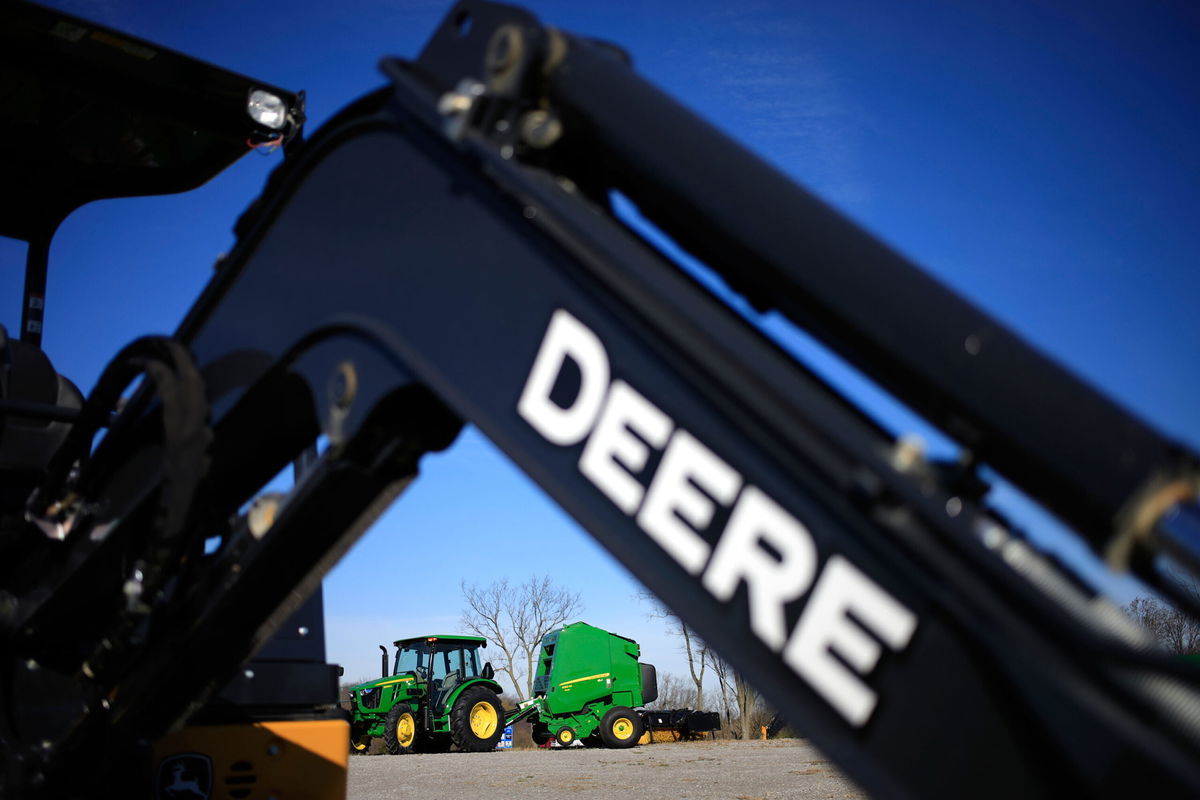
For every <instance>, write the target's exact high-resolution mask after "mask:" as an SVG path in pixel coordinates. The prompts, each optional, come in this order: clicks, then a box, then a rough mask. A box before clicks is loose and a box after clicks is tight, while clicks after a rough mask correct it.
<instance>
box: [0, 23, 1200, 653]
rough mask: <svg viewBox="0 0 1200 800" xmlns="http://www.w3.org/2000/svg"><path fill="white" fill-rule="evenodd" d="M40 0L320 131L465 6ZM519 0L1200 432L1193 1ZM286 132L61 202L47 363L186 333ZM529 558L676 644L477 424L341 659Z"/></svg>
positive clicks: (340, 622) (438, 471)
mask: <svg viewBox="0 0 1200 800" xmlns="http://www.w3.org/2000/svg"><path fill="white" fill-rule="evenodd" d="M50 5H54V6H57V7H60V8H63V9H65V10H68V11H71V12H72V13H76V14H79V15H81V16H84V17H88V18H91V19H94V20H96V21H98V22H101V23H104V24H107V25H111V26H113V27H117V28H120V29H124V30H127V31H129V32H130V33H133V34H135V35H138V36H141V37H144V38H147V39H150V40H152V41H155V42H158V43H160V44H163V45H166V46H168V47H171V48H174V49H177V50H181V51H183V52H186V53H189V54H191V55H194V56H197V57H200V58H202V59H205V60H207V61H212V62H215V63H220V64H222V65H223V66H226V67H228V68H231V69H234V70H237V71H240V72H243V73H246V74H248V75H251V76H254V77H257V78H261V79H263V80H266V81H270V82H273V83H276V84H279V85H281V86H286V87H289V88H293V89H306V90H307V91H308V96H309V115H310V127H311V128H312V129H315V127H316V126H317V125H319V124H320V123H321V122H323V121H324V120H325V119H327V118H328V117H329V116H331V115H332V114H333V113H334V112H335V111H336V110H337V109H339V108H340V107H342V106H343V105H345V104H346V103H348V102H349V101H351V100H352V99H354V98H355V97H357V96H358V95H361V94H363V93H365V92H366V91H368V90H369V89H372V88H374V87H375V86H377V85H379V84H380V83H381V82H382V79H381V77H380V76H379V74H378V72H377V71H376V67H375V65H376V63H377V61H378V59H379V57H381V56H383V55H389V54H392V55H400V56H410V57H411V56H415V54H416V53H417V52H418V50H419V49H420V47H421V45H422V44H423V43H424V41H425V39H426V37H427V36H428V35H429V33H430V32H431V31H432V30H433V28H434V26H435V25H436V24H437V22H438V21H439V19H440V18H441V16H442V15H443V14H444V13H445V11H446V9H447V8H448V7H449V3H443V2H430V1H429V0H420V1H419V2H378V1H372V0H346V1H344V2H338V3H316V2H309V0H300V1H299V2H295V3H291V4H288V5H287V6H286V7H268V6H253V5H247V4H245V3H233V2H223V1H221V2H208V3H205V4H203V5H202V6H199V5H194V4H193V5H189V4H165V3H151V2H134V1H133V0H96V1H95V2H88V1H87V0H71V1H70V2H58V3H50ZM528 7H529V8H531V9H532V10H533V11H534V12H535V13H537V14H538V15H539V16H540V17H541V19H542V20H543V21H544V22H547V23H550V24H554V25H556V26H558V27H561V28H564V29H567V30H570V31H574V32H578V33H584V34H589V35H593V36H597V37H600V38H605V39H609V40H612V41H615V42H617V43H619V44H621V45H622V46H624V47H625V48H626V49H628V50H629V51H630V52H631V53H632V55H633V58H634V63H635V65H636V67H637V69H638V70H639V71H640V72H641V73H642V74H643V75H644V76H646V77H648V78H649V79H650V80H652V81H653V82H655V83H657V84H659V85H660V86H662V87H663V88H665V89H666V90H667V91H668V92H670V93H671V94H674V95H675V96H677V97H678V98H680V99H681V100H682V101H683V102H685V103H686V104H688V105H690V106H691V107H693V108H694V109H695V110H697V111H699V112H700V113H701V114H702V115H703V116H705V117H707V118H708V119H709V120H711V121H713V122H714V123H716V124H717V125H718V126H720V127H721V128H723V129H724V130H726V131H727V132H729V133H730V134H732V135H733V136H734V137H735V138H737V139H739V140H741V141H742V142H743V143H745V144H746V145H748V146H749V147H750V148H751V149H753V150H755V151H757V152H758V153H760V154H761V155H763V156H764V157H765V158H767V159H768V160H769V161H771V162H772V163H774V164H775V165H776V166H778V167H779V168H780V169H782V170H783V171H785V172H786V173H788V174H789V175H791V176H792V177H793V178H795V179H796V180H797V181H799V182H801V183H803V184H805V185H807V186H808V187H810V188H811V189H813V190H815V191H816V192H817V193H818V194H820V195H822V196H823V197H825V198H826V199H827V200H829V201H830V202H832V203H833V204H835V205H836V206H838V207H839V208H841V209H842V210H843V211H844V212H846V213H847V214H849V215H850V216H851V217H853V218H855V219H856V220H858V221H859V222H860V223H862V224H863V225H864V226H865V227H867V228H868V229H869V230H871V231H873V232H874V233H876V234H877V235H879V236H880V237H882V238H883V239H885V240H886V241H888V242H890V243H891V244H892V245H894V246H895V247H897V248H898V249H900V250H901V251H903V252H905V253H907V254H908V255H909V256H911V257H912V258H913V259H914V260H916V261H917V262H918V263H920V264H922V265H924V266H925V267H926V268H928V269H929V270H930V271H932V272H933V273H934V274H935V275H937V276H938V277H939V278H941V279H942V280H944V281H945V282H947V283H948V284H950V285H951V286H952V287H954V288H955V289H957V290H958V291H960V292H962V293H964V294H966V295H967V296H968V297H970V298H971V299H972V300H974V301H975V302H977V303H978V304H980V305H982V306H983V307H985V308H986V309H988V310H989V311H991V312H992V313H993V314H995V315H997V316H998V317H1000V318H1001V319H1002V320H1004V321H1005V322H1007V323H1008V324H1009V325H1010V326H1012V327H1013V328H1014V329H1016V330H1017V331H1018V332H1019V333H1021V334H1023V335H1024V336H1026V337H1027V338H1028V339H1030V340H1031V341H1033V342H1034V343H1035V344H1036V345H1038V346H1040V347H1041V348H1043V349H1044V350H1046V351H1047V352H1049V353H1050V354H1051V355H1052V356H1054V357H1055V358H1057V359H1058V360H1060V361H1062V362H1064V363H1066V364H1068V365H1070V366H1071V367H1072V368H1073V369H1075V370H1076V371H1077V372H1079V373H1081V374H1082V375H1083V376H1084V377H1086V378H1087V379H1089V380H1090V381H1092V382H1093V383H1095V384H1097V385H1099V386H1101V387H1103V389H1104V390H1105V391H1107V392H1108V393H1110V394H1111V395H1113V396H1115V397H1116V399H1118V400H1119V401H1120V402H1121V403H1123V404H1125V405H1126V406H1127V407H1129V408H1131V409H1133V410H1135V411H1136V412H1137V413H1138V414H1140V415H1142V416H1143V417H1145V418H1147V419H1149V420H1152V421H1153V422H1154V423H1156V424H1157V425H1158V426H1159V427H1160V428H1161V429H1162V430H1164V431H1166V432H1167V433H1168V434H1170V435H1172V436H1174V437H1176V438H1179V439H1181V440H1183V441H1184V442H1186V443H1188V444H1189V445H1190V446H1191V447H1193V448H1195V449H1200V413H1197V405H1196V400H1195V398H1196V397H1197V396H1198V395H1200V392H1198V391H1197V389H1198V388H1200V387H1198V385H1197V384H1198V381H1197V376H1196V372H1197V370H1196V368H1197V365H1198V364H1200V336H1197V333H1196V323H1195V318H1194V314H1193V309H1194V308H1195V307H1196V303H1197V298H1198V297H1200V275H1198V274H1197V269H1196V268H1197V263H1198V258H1197V256H1198V255H1200V244H1198V242H1200V236H1198V235H1197V219H1200V145H1198V144H1197V143H1198V142H1200V93H1198V92H1197V91H1196V89H1195V78H1196V76H1197V75H1200V12H1197V11H1196V10H1195V7H1194V6H1193V5H1190V4H1188V3H1185V2H1179V3H1154V4H1146V3H1132V2H1125V3H1114V2H1089V3H1056V4H1033V3H1013V2H988V3H982V2H980V3H965V2H949V1H948V0H947V1H946V2H937V1H936V0H931V1H930V2H920V3H903V4H900V3H888V2H853V1H849V2H848V1H846V0H839V1H838V2H832V1H830V0H818V1H814V2H806V3H771V2H754V1H753V0H750V1H749V2H739V3H736V4H734V3H720V2H712V0H691V1H690V2H686V3H685V2H680V1H679V0H644V1H643V2H640V3H637V4H634V5H632V6H630V7H626V5H625V4H622V7H621V10H619V11H618V10H616V9H617V6H616V4H612V3H598V2H597V3H589V2H584V0H572V1H571V2H551V1H550V0H543V1H542V2H531V3H529V4H528ZM201 9H203V10H201ZM632 122H634V121H631V123H632ZM278 158H279V156H278V155H276V156H274V157H270V158H261V157H259V156H257V155H254V154H250V155H248V156H247V157H246V158H245V159H243V160H242V161H240V162H239V163H238V164H236V165H235V166H234V167H233V168H232V169H230V170H228V171H227V172H226V173H225V174H223V175H222V176H220V177H218V178H217V179H215V180H214V181H212V182H211V183H210V184H209V185H207V186H205V187H203V188H202V189H200V190H197V191H195V192H192V193H189V194H187V195H181V196H176V197H170V198H151V199H130V200H122V201H111V202H108V203H102V204H94V205H92V206H89V207H85V208H83V209H81V210H80V211H78V212H76V213H75V214H74V215H73V216H72V217H71V218H70V219H68V221H67V222H66V223H65V224H64V226H63V227H62V229H61V230H60V234H59V238H58V239H57V240H56V243H55V246H54V249H53V251H52V254H51V271H50V285H49V292H48V297H47V313H46V326H47V333H46V339H45V346H46V349H47V351H48V353H49V354H50V356H51V358H52V359H53V360H54V362H55V365H56V367H57V368H58V369H59V370H60V371H61V372H63V373H64V374H66V375H67V376H69V377H71V378H72V379H74V380H75V381H76V382H77V383H78V384H79V385H80V387H81V388H83V389H84V390H85V391H86V390H88V389H89V388H90V387H91V386H92V384H93V382H94V380H95V378H96V376H97V375H98V373H99V371H100V369H101V368H102V367H103V365H104V363H105V362H106V361H107V359H108V358H109V357H111V355H112V354H114V353H115V352H116V351H117V350H118V349H119V347H120V346H122V345H123V344H125V343H127V342H128V341H129V340H131V339H133V338H135V337H136V336H138V335H141V334H145V333H162V332H169V331H172V330H174V328H175V327H176V325H177V323H178V321H179V320H180V319H181V318H182V316H183V314H184V312H185V311H186V309H187V308H188V306H189V305H190V303H191V301H192V300H193V299H194V297H195V296H196V295H197V294H198V293H199V291H200V289H201V288H202V287H203V285H204V284H205V282H206V281H207V279H208V278H209V276H210V274H211V264H212V262H213V259H214V258H215V257H216V255H217V254H218V253H220V252H221V251H223V250H225V249H227V248H228V247H229V246H230V244H231V243H232V234H231V226H232V223H233V221H234V219H235V218H236V216H237V215H238V213H240V212H241V210H243V209H244V208H245V206H246V205H247V204H248V203H249V202H250V200H251V199H252V198H253V196H254V195H255V194H256V193H257V191H258V190H259V189H260V188H261V186H262V183H263V181H264V180H265V177H266V175H267V173H268V171H269V170H270V169H271V168H272V167H273V166H274V165H275V164H276V163H278V162H277V159H278ZM22 253H23V246H21V245H19V244H17V243H14V242H10V241H7V240H0V263H4V264H9V265H11V267H10V268H6V269H5V270H4V272H3V273H0V278H2V282H0V322H3V323H4V324H6V325H7V326H8V327H9V329H10V330H12V329H15V328H16V327H17V324H18V320H19V290H20V278H19V274H20V270H19V264H20V261H21V259H22V257H23V256H22ZM864 396H865V395H864ZM871 402H872V405H873V407H878V408H884V407H885V404H883V403H878V402H877V401H875V400H872V401H871ZM885 413H888V414H889V419H890V420H891V421H893V422H895V423H896V424H898V425H900V426H901V427H907V426H908V424H909V423H908V422H905V421H901V420H903V419H904V418H903V417H901V416H899V415H894V414H892V412H885ZM1097 435H1098V436H1102V435H1104V432H1103V431H1097ZM1024 519H1025V520H1026V521H1027V522H1028V523H1029V524H1031V525H1033V524H1036V519H1035V517H1034V516H1032V515H1029V516H1027V517H1024ZM410 563H425V564H430V563H432V564H433V565H434V569H433V570H432V572H433V573H434V574H433V575H431V576H430V577H422V576H420V575H417V576H413V575H410V574H408V572H407V571H406V568H405V565H406V564H410ZM542 572H549V573H551V574H555V575H561V576H563V582H564V583H568V584H569V585H571V586H573V587H575V588H577V589H578V590H579V591H580V592H582V593H583V595H584V598H585V602H586V604H587V611H586V613H585V614H584V617H585V618H586V619H587V620H588V621H590V622H593V623H594V624H598V625H601V626H603V627H607V628H610V629H613V630H616V631H618V632H621V633H625V634H627V635H632V636H634V637H635V638H638V639H639V640H640V641H642V642H643V652H644V656H645V658H646V659H647V660H650V661H654V662H657V663H658V664H659V665H660V668H663V667H665V668H666V669H668V670H670V671H679V670H681V669H682V667H681V665H680V658H679V656H678V655H677V654H676V652H675V649H674V647H673V645H670V644H668V643H667V642H664V641H662V640H661V635H660V634H659V633H658V631H659V628H658V626H657V624H656V623H650V622H647V621H646V620H645V618H644V613H645V611H646V609H645V607H644V605H643V604H639V603H637V602H636V601H635V600H633V599H632V596H633V594H634V593H635V592H636V591H637V586H636V585H635V584H633V583H632V582H631V579H629V578H628V577H627V576H625V574H624V572H623V570H621V568H619V567H617V566H615V565H614V564H613V562H612V561H611V559H609V558H608V556H607V555H606V554H604V553H603V552H602V551H601V550H600V549H599V548H598V546H596V545H595V544H593V543H592V541H591V540H590V538H589V537H587V535H586V534H584V533H582V532H580V531H579V529H578V528H577V527H576V526H575V525H574V523H572V522H571V521H570V520H569V519H567V518H566V517H565V516H564V515H563V514H562V513H561V512H560V511H558V510H557V508H555V507H554V506H552V505H551V504H549V503H548V502H547V501H546V500H544V498H543V497H542V496H541V494H540V493H539V491H538V490H537V489H536V488H535V487H532V486H531V485H530V484H529V482H528V481H527V480H526V479H525V478H524V477H522V476H521V475H519V474H517V473H516V472H515V471H514V470H513V469H512V468H511V467H510V466H509V465H508V464H507V462H506V461H505V460H504V458H503V457H502V456H500V455H498V454H497V453H496V452H495V451H494V449H492V448H491V446H490V445H489V444H488V443H487V442H486V441H484V440H482V438H481V437H479V436H478V435H477V434H476V433H474V432H468V433H467V434H466V435H464V437H463V438H462V439H461V440H460V442H459V444H458V445H457V446H456V447H455V448H454V449H453V450H452V451H451V452H450V453H448V454H445V455H439V456H435V457H431V458H430V459H428V462H427V463H426V464H425V470H424V476H423V477H422V479H421V480H420V481H419V482H418V484H417V485H416V486H414V487H413V489H411V490H410V492H409V493H408V495H407V496H406V497H404V498H402V499H401V501H400V502H399V503H398V504H397V505H396V506H395V507H394V508H393V509H392V510H391V511H390V512H389V513H388V514H387V515H386V516H385V517H384V518H383V520H381V522H380V523H379V524H378V525H377V526H376V528H375V529H374V530H373V531H372V532H371V533H369V534H368V535H367V536H366V537H364V539H363V540H362V542H361V543H360V544H359V546H358V547H357V548H356V549H355V550H354V551H353V552H352V553H351V554H350V555H349V556H348V557H347V558H346V559H345V560H344V561H343V563H342V564H341V565H339V566H338V567H337V568H336V569H335V571H334V572H333V573H332V574H331V576H330V577H329V579H328V581H327V585H326V603H327V612H328V623H329V655H330V658H331V659H332V660H334V661H338V662H341V663H344V664H345V665H346V667H347V674H348V676H350V677H358V676H368V675H370V674H373V672H374V671H375V669H376V665H377V663H378V662H377V654H378V651H377V650H376V649H375V645H376V644H377V643H379V642H383V641H390V640H391V639H394V638H398V637H400V636H407V635H413V634H419V633H424V632H426V631H427V630H431V629H432V630H437V631H451V630H454V629H456V628H457V624H456V622H457V619H458V614H459V610H460V607H461V599H460V594H459V589H458V583H459V580H460V579H466V580H469V581H478V582H490V581H492V580H496V579H499V578H502V577H509V578H511V579H512V580H514V581H520V580H523V579H524V578H525V577H527V576H529V575H531V574H534V573H542Z"/></svg>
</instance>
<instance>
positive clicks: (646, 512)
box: [637, 430, 742, 575]
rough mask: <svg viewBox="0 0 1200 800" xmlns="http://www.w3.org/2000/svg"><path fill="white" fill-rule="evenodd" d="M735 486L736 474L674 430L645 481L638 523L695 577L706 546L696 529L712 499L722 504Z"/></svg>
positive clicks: (705, 520) (707, 517)
mask: <svg viewBox="0 0 1200 800" xmlns="http://www.w3.org/2000/svg"><path fill="white" fill-rule="evenodd" d="M741 486H742V476H741V475H738V474H737V472H735V471H734V469H733V468H732V467H730V466H729V465H728V464H726V463H725V462H724V461H722V460H721V459H719V458H717V456H715V455H713V452H712V451H711V450H709V449H708V448H707V447H705V446H704V445H703V444H701V443H700V442H699V441H697V440H696V438H695V437H694V436H692V435H691V434H690V433H688V432H687V431H684V430H677V431H675V435H674V436H672V437H671V443H670V444H668V445H667V451H666V452H665V453H663V459H662V463H661V464H659V465H658V470H656V471H655V473H654V479H653V480H652V481H651V482H650V489H649V490H648V491H647V492H646V501H645V502H644V503H642V510H641V511H639V512H638V516H637V521H638V525H639V526H641V529H642V530H644V531H645V532H646V533H648V534H650V536H651V537H652V538H653V539H654V540H655V541H656V542H658V543H659V545H661V546H662V548H663V549H664V550H666V551H667V552H668V553H670V554H671V555H672V556H674V558H675V560H676V561H678V562H679V563H680V564H682V565H683V568H684V569H686V570H687V571H688V572H690V573H692V574H693V575H699V574H700V571H701V570H703V569H704V564H705V563H706V562H707V561H708V556H709V553H711V552H712V548H711V547H709V545H708V542H706V541H704V539H703V537H701V536H700V534H698V533H696V531H702V530H705V529H706V528H707V527H708V526H709V525H710V524H711V523H712V519H713V514H714V513H715V512H716V508H717V507H716V503H714V502H713V500H716V501H717V502H718V503H720V504H721V505H724V506H727V505H729V504H730V503H732V502H733V500H734V498H735V497H737V493H738V489H740V488H741ZM701 489H703V490H704V491H703V492H702V491H700V490H701ZM705 492H707V494H705ZM710 496H711V499H710Z"/></svg>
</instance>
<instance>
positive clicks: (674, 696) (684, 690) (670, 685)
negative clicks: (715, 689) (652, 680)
mask: <svg viewBox="0 0 1200 800" xmlns="http://www.w3.org/2000/svg"><path fill="white" fill-rule="evenodd" d="M694 694H695V689H694V688H693V687H692V685H691V681H690V680H688V679H686V678H682V677H680V676H678V675H675V674H673V673H670V672H660V673H658V699H657V700H655V701H654V702H653V703H650V704H648V707H649V708H661V709H667V708H685V707H686V706H687V705H688V704H689V703H691V701H692V697H693V695H694Z"/></svg>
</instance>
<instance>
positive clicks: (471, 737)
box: [450, 686, 504, 753]
mask: <svg viewBox="0 0 1200 800" xmlns="http://www.w3.org/2000/svg"><path fill="white" fill-rule="evenodd" d="M503 734H504V708H503V707H502V706H501V705H500V698H499V697H497V696H496V693H495V692H493V691H491V690H490V689H487V688H485V687H483V686H470V687H468V688H466V689H464V690H463V693H462V694H460V695H459V696H458V699H457V700H455V701H454V708H453V709H452V710H451V711H450V737H451V738H452V739H453V740H454V743H455V744H456V745H458V749H459V750H465V751H467V752H472V753H483V752H487V751H488V750H495V749H496V743H497V742H499V741H500V737H501V735H503Z"/></svg>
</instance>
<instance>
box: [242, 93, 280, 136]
mask: <svg viewBox="0 0 1200 800" xmlns="http://www.w3.org/2000/svg"><path fill="white" fill-rule="evenodd" d="M246 113H248V114H249V115H250V118H251V119H253V120H254V121H255V122H257V123H258V124H259V125H262V126H264V127H267V128H270V129H271V130H276V131H277V130H279V129H280V128H282V127H283V126H284V125H286V124H287V104H286V103H284V102H283V100H282V99H281V98H280V97H279V96H277V95H274V94H271V93H270V92H267V91H264V90H262V89H255V90H253V91H252V92H250V98H249V100H247V101H246Z"/></svg>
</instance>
